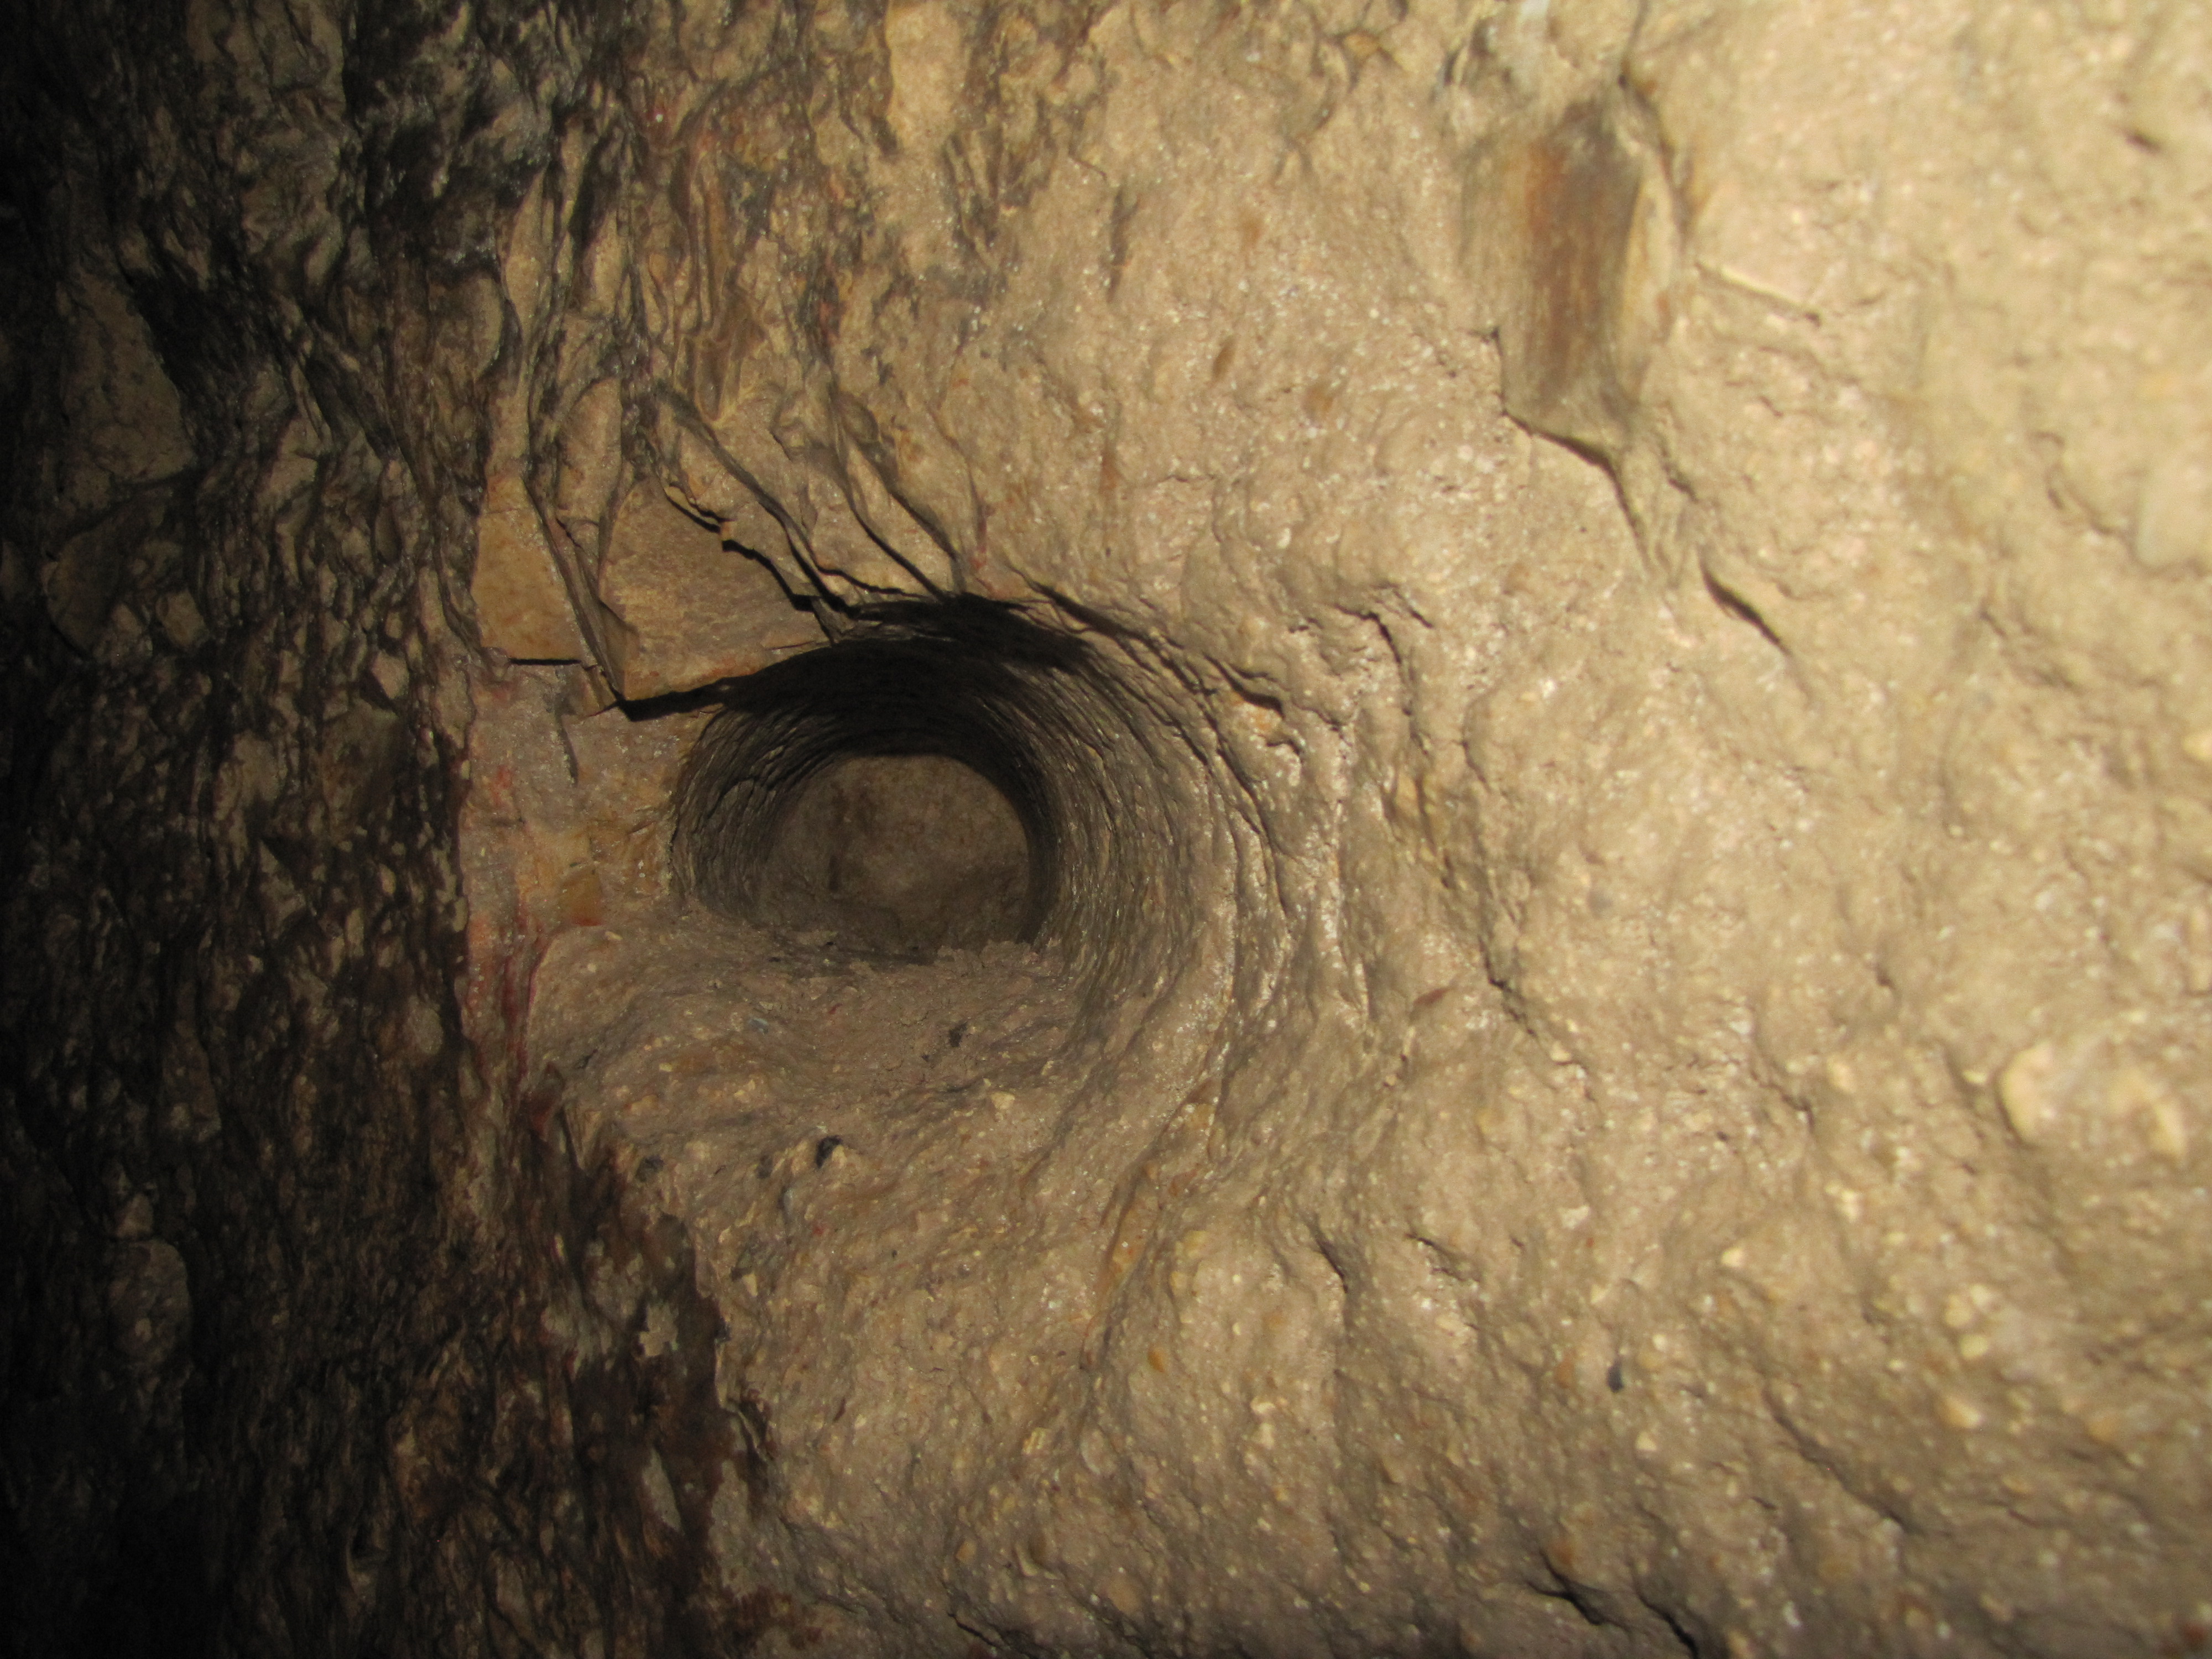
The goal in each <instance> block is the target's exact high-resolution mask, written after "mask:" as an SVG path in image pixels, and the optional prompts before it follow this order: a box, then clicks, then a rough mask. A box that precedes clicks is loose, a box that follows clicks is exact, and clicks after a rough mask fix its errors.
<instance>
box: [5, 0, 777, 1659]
mask: <svg viewBox="0 0 2212 1659" xmlns="http://www.w3.org/2000/svg"><path fill="white" fill-rule="evenodd" d="M452 23H453V20H452V19H450V18H447V17H441V16H433V15H416V14H414V13H411V12H410V11H408V10H407V9H404V8H389V9H384V10H382V11H380V12H378V13H375V14H373V15H363V16H359V17H355V16H350V15H346V16H341V15H334V14H331V13H329V12H325V11H322V10H319V9H315V8H313V7H301V8H296V9H295V8H288V7H286V6H283V5H274V6H266V7H261V8H258V9H255V8H240V9H229V8H226V7H224V6H222V5H220V4H217V5H210V6H204V7H191V8H185V7H155V8H143V7H137V6H117V7H102V6H94V7H75V6H72V7H66V8H64V7H56V8H36V7H33V8H11V9H10V10H9V21H8V23H7V33H8V37H9V50H8V52H7V53H6V54H5V57H6V59H7V62H6V64H5V66H4V69H0V76H3V77H4V81H5V90H6V96H7V108H6V111H5V115H4V121H5V146H6V148H5V155H6V168H5V172H6V179H7V202H6V213H5V216H4V219H0V238H4V242H0V256H3V257H4V283H5V301H4V303H5V307H6V314H5V356H4V358H0V373H4V380H5V388H6V390H5V398H4V402H5V406H6V408H7V410H8V411H9V418H8V421H7V423H6V437H5V444H6V448H5V452H4V453H5V459H6V463H7V465H8V468H9V475H8V476H9V489H8V492H7V504H6V507H5V510H4V518H3V519H0V535H4V566H3V567H0V587H3V588H4V599H5V608H4V618H5V620H4V628H5V644H4V656H5V663H6V669H5V672H6V674H7V690H6V694H5V695H6V707H7V713H8V720H7V747H6V750H5V751H4V759H5V768H6V775H7V781H6V790H5V795H6V800H7V804H8V811H7V818H6V836H7V842H6V848H5V854H4V857H5V863H6V867H7V871H8V881H7V884H6V889H7V913H6V924H5V925H6V928H7V933H8V938H9V941H10V944H9V951H8V954H7V961H6V965H5V980H4V987H5V996H4V1004H0V1018H3V1019H4V1030H5V1036H4V1040H0V1051H4V1062H0V1063H3V1064H4V1070H0V1107H4V1109H3V1110H0V1136H3V1137H4V1139H0V1148H3V1149H4V1150H0V1181H4V1183H5V1187H6V1199H5V1202H4V1204H0V1216H4V1218H5V1222H4V1235H0V1237H3V1238H4V1242H0V1261H4V1262H5V1264H6V1265H5V1273H6V1293H5V1322H4V1325H0V1331H4V1336H3V1337H0V1377H4V1382H0V1389H4V1398H5V1402H6V1404H5V1423H4V1452H0V1464H4V1470H5V1473H4V1477H0V1494H4V1503H0V1585H4V1587H5V1588H4V1590H0V1607H4V1615H5V1618H4V1622H5V1627H6V1632H7V1638H8V1642H9V1650H10V1651H21V1652H23V1653H26V1654H33V1653H36V1654H47V1653H65V1652H83V1653H88V1654H91V1653H99V1654H129V1653H137V1652H146V1653H153V1652H164V1653H167V1652H201V1651H206V1652H217V1651H220V1652H246V1651H252V1652H266V1653H304V1652H331V1653H337V1652H349V1653H366V1652H404V1651H422V1650H437V1651H441V1652H486V1651H495V1652H520V1651H533V1652H535V1651H547V1650H568V1651H587V1650H596V1651H599V1652H641V1651H646V1650H653V1651H665V1650H671V1649H673V1650H686V1649H688V1647H689V1646H690V1644H692V1643H693V1642H697V1643H699V1644H703V1645H710V1646H717V1647H719V1646H721V1645H726V1643H727V1642H728V1641H729V1640H730V1639H732V1626H731V1619H732V1617H733V1616H735V1617H738V1627H739V1628H742V1627H743V1626H744V1618H745V1617H747V1616H750V1619H751V1622H752V1624H754V1625H756V1626H757V1624H759V1623H760V1621H761V1618H762V1617H763V1613H764V1612H772V1611H773V1610H772V1609H766V1610H763V1609H761V1608H755V1609H754V1610H753V1611H752V1613H750V1615H732V1614H730V1613H729V1612H728V1610H727V1609H726V1608H720V1607H717V1606H716V1605H715V1603H714V1600H713V1598H712V1597H710V1596H695V1597H690V1598H689V1600H687V1599H686V1597H685V1595H684V1591H685V1590H686V1589H688V1588H689V1587H690V1586H692V1585H694V1584H695V1583H696V1578H697V1570H696V1563H695V1562H693V1561H692V1560H691V1559H690V1558H688V1557H686V1556H685V1555H684V1553H683V1552H682V1551H681V1550H680V1549H671V1548H667V1547H647V1544H646V1543H645V1542H644V1541H643V1540H642V1534H641V1527H640V1522H639V1519H638V1516H637V1513H636V1505H635V1501H634V1499H631V1498H629V1496H628V1494H629V1493H630V1492H632V1490H633V1486H632V1484H631V1482H630V1481H629V1479H628V1473H629V1463H628V1462H625V1460H631V1461H634V1460H635V1457H636V1456H638V1455H641V1450H640V1447H641V1442H642V1438H643V1433H642V1431H641V1427H640V1425H641V1424H642V1423H647V1422H653V1421H656V1420H667V1421H676V1420H678V1419H683V1418H684V1407H685V1404H686V1401H688V1400H689V1399H690V1395H688V1394H687V1393H686V1392H685V1386H684V1379H683V1377H682V1376H680V1375H677V1374H676V1372H677V1369H678V1368H674V1367H663V1368H661V1369H660V1370H659V1371H657V1372H648V1370H645V1369H641V1367H640V1366H638V1365H637V1364H634V1363H632V1362H631V1361H630V1360H629V1358H627V1357H626V1356H624V1355H623V1354H621V1353H620V1352H617V1355H616V1357H615V1358H614V1360H613V1361H612V1362H611V1363H609V1364H599V1365H593V1364H588V1363H587V1364H583V1365H581V1366H577V1365H574V1364H572V1363H570V1360H569V1359H568V1358H566V1357H563V1356H562V1355H561V1354H558V1353H556V1352H553V1351H552V1350H551V1349H550V1346H549V1339H548V1338H546V1337H545V1336H544V1334H543V1331H542V1328H541V1319H542V1316H543V1314H544V1310H545V1309H546V1308H547V1307H548V1306H549V1305H551V1304H558V1303H559V1302H560V1300H561V1297H562V1291H561V1290H560V1288H559V1285H558V1282H557V1281H558V1279H559V1275H560V1273H561V1268H560V1266H559V1259H558V1253H559V1249H560V1245H559V1243H558V1241H559V1240H560V1239H562V1237H566V1236H568V1234H571V1233H574V1234H576V1235H577V1236H578V1237H584V1236H590V1237H599V1238H602V1239H604V1240H612V1241H615V1242H616V1243H617V1245H620V1244H622V1243H624V1242H625V1241H627V1242H628V1243H629V1244H630V1245H631V1246H632V1247H633V1249H634V1251H642V1252H643V1261H642V1265H641V1266H640V1267H638V1269H637V1271H638V1272H639V1273H641V1274H642V1275H643V1276H644V1277H645V1278H646V1279H647V1280H648V1281H651V1282H655V1283H662V1282H665V1283H666V1284H668V1285H671V1286H673V1287H674V1291H675V1293H676V1294H677V1295H678V1299H679V1300H682V1299H683V1297H684V1296H685V1295H686V1294H687V1293H688V1276H687V1274H686V1273H685V1272H684V1268H683V1265H682V1262H681V1261H680V1260H679V1259H677V1258H674V1257H671V1256H670V1255H668V1254H667V1252H666V1251H665V1249H662V1248H661V1247H660V1246H659V1245H658V1244H656V1243H654V1242H653V1240H651V1239H649V1238H647V1237H644V1236H643V1235H642V1234H641V1233H640V1232H639V1231H637V1230H635V1229H626V1228H625V1226H624V1225H623V1221H622V1219H621V1218H620V1214H619V1198H618V1195H617V1194H613V1193H612V1192H611V1190H610V1189H609V1188H608V1187H607V1184H606V1182H605V1181H604V1180H603V1179H594V1178H593V1177H592V1176H588V1175H586V1174H584V1173H581V1172H580V1171H578V1170H575V1169H574V1166H573V1165H572V1164H569V1163H568V1161H567V1160H566V1159H565V1158H564V1157H563V1155H562V1152H560V1150H559V1149H558V1148H557V1147H550V1148H545V1149H544V1150H543V1151H539V1150H537V1149H538V1143H537V1142H535V1141H527V1142H525V1143H524V1149H523V1151H522V1152H520V1153H518V1152H517V1150H516V1147H515V1145H514V1142H513V1139H512V1137H511V1136H510V1134H509V1132H508V1129H507V1123H506V1121H505V1120H504V1119H502V1118H501V1117H500V1116H498V1115H496V1113H495V1105H496V1103H497V1097H495V1093H494V1092H493V1086H492V1085H493V1084H494V1083H495V1080H496V1079H495V1073H494V1072H493V1071H492V1070H490V1069H489V1068H488V1067H487V1066H485V1065H483V1064H482V1063H479V1062H477V1060H473V1059H472V1058H471V1057H470V1056H469V1055H468V1054H466V1052H465V1048H464V1046H463V1044H462V1042H461V1036H460V1024H459V1004H458V1000H457V987H458V986H459V979H460V975H461V974H462V972H463V970H464V965H465V954H464V945H463V928H464V924H465V907H464V904H463V901H462V896H461V894H460V891H459V869H458V858H457V852H456V845H455V838H454V829H455V822H456V813H457V805H458V799H459V795H460V793H461V791H462V790H463V788H464V787H465V776H466V771H467V767H466V760H465V740H466V736H467V732H468V727H469V718H470V697H469V693H468V689H467V679H468V676H469V674H470V673H471V671H472V670H471V666H470V663H469V659H468V652H469V650H470V648H471V647H469V645H468V644H467V643H465V642H466V641H469V640H470V639H471V637H472V635H471V633H470V629H471V626H472V624H471V623H470V622H469V621H468V618H467V615H466V612H465V610H463V611H460V612H459V613H456V612H455V611H452V610H450V609H449V601H450V600H451V599H452V598H453V592H454V588H453V584H454V583H455V582H456V581H457V580H465V573H466V568H467V550H468V549H469V548H470V546H471V544H472V540H473V535H472V521H473V509H474V506H475V503H476V502H477V500H478V499H480V495H481V489H482V475H483V469H482V466H481V463H480V459H479V456H480V453H481V451H482V447H483V433H482V425H483V420H482V407H483V398H481V396H479V395H477V393H475V392H473V390H472V386H473V380H472V377H473V375H474V374H476V373H477V369H478V367H479V366H480V362H481V356H482V354H483V353H484V352H487V351H495V349H496V347H497V338H496V319H494V334H493V337H492V338H491V339H489V341H477V340H476V339H475V338H474V337H473V336H472V335H471V332H470V330H471V327H472V326H473V325H476V324H477V323H479V322H481V321H482V317H481V314H480V313H477V312H473V311H471V309H470V308H469V306H468V303H467V300H468V296H469V295H470V294H471V292H472V291H473V290H472V289H471V287H470V277H469V272H470V271H471V269H472V268H476V267H480V266H482V265H483V264H486V263H488V262H489V257H490V256H489V254H488V253H486V252H484V251H483V236H484V235H485V234H486V230H485V227H486V226H487V225H490V224H495V223H497V222H500V220H501V216H502V212H503V207H502V197H501V191H513V189H514V188H515V187H516V183H515V181H516V180H517V179H527V178H528V177H529V176H530V174H531V173H532V168H533V167H534V166H535V165H536V164H537V163H536V162H535V161H533V160H532V157H533V155H536V154H537V151H536V149H533V146H538V147H542V144H543V143H544V137H543V134H544V128H545V125H546V124H547V122H548V121H549V120H550V110H551V109H552V108H553V107H556V106H558V105H559V104H560V103H561V102H562V100H564V99H567V98H572V97H574V96H576V95H578V94H577V93H576V91H575V88H577V87H578V86H579V85H580V84H581V76H580V71H579V70H575V69H574V67H573V62H574V57H575V54H573V53H571V54H567V55H564V52H562V50H561V49H559V48H556V46H553V45H552V44H550V37H551V36H552V35H553V34H554V33H556V32H557V29H558V27H559V26H558V25H557V23H556V20H554V19H552V18H550V17H544V18H530V17H521V18H517V19H501V18H495V17H489V16H485V17H481V18H478V19H477V20H476V21H475V22H474V23H473V24H472V25H471V24H463V25H460V26H459V27H448V26H449V25H451V24H452ZM502 54H504V56H502ZM510 62H511V63H512V64H513V67H502V65H505V64H509V63H510ZM523 82H528V83H529V84H530V85H531V86H532V88H535V96H536V98H538V99H540V100H544V101H543V102H542V103H537V102H532V100H526V99H525V98H524V97H523V95H522V93H521V90H520V88H521V86H522V84H523ZM502 108H505V109H507V111H508V112H509V119H508V121H507V125H505V126H504V127H503V128H502V129H501V131H500V132H499V133H498V134H496V135H495V136H493V137H486V136H485V135H484V133H483V125H484V123H485V121H486V120H488V119H489V118H490V117H491V115H492V114H494V113H495V112H498V111H500V110H501V109H502ZM518 109H520V111H522V112H523V114H522V116H521V117H520V118H517V117H516V115H515V112H516V111H517V110H518ZM432 174H435V175H436V176H437V178H438V179H439V185H438V188H437V190H436V191H429V190H428V188H427V181H428V178H429V176H430V175H432ZM507 205H509V206H511V198H510V200H509V202H508V204H507ZM478 280H479V281H480V280H481V279H478ZM456 339H458V340H459V342H460V344H459V346H456V345H455V344H454V341H455V340H456ZM569 1294H570V1296H571V1297H572V1299H573V1297H574V1291H573V1289H572V1290H571V1291H570V1292H569ZM617 1474H619V1475H620V1476H621V1478H620V1479H619V1480H617V1485H618V1486H619V1491H618V1492H617V1494H616V1495H615V1496H614V1497H613V1498H606V1497H605V1496H604V1494H601V1493H600V1492H599V1488H600V1487H601V1486H604V1485H605V1484H606V1482H607V1481H609V1480H615V1479H616V1475H617ZM593 1644H597V1646H596V1648H594V1646H593Z"/></svg>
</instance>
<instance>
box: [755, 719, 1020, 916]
mask: <svg viewBox="0 0 2212 1659" xmlns="http://www.w3.org/2000/svg"><path fill="white" fill-rule="evenodd" d="M754 890H755V892H756V894H757V915H758V917H759V919H760V920H761V921H763V922H765V923H767V924H769V926H771V927H783V928H788V929H790V930H792V931H793V932H795V933H813V932H823V933H829V934H830V935H831V936H832V938H833V939H835V941H836V943H837V944H838V945H842V946H845V947H846V948H848V949H852V950H856V951H874V952H881V953H884V954H887V955H895V956H910V957H926V956H933V955H934V954H935V953H936V952H938V951H945V950H956V951H957V950H970V949H974V948H975V947H976V946H979V945H987V944H989V943H990V942H991V941H993V940H994V939H1018V938H1020V937H1021V936H1022V934H1023V933H1024V924H1025V922H1026V921H1027V920H1028V915H1027V913H1028V910H1029V908H1030V846H1029V836H1028V834H1027V833H1026V832H1025V831H1024V829H1023V827H1022V821H1021V817H1020V815H1019V814H1018V812H1016V811H1015V810H1014V806H1013V805H1012V802H1010V801H1008V800H1007V799H1006V796H1005V795H1004V794H1003V793H1001V792H1000V790H999V788H998V787H996V786H995V785H994V784H993V783H992V782H991V781H990V780H989V779H987V778H986V777H984V776H983V775H981V773H979V772H977V771H976V770H975V769H974V768H973V767H971V766H968V765H966V764H963V763H962V762H960V761H957V760H955V759H954V758H952V757H951V756H949V755H939V754H904V755H866V754H863V755H848V756H841V757H834V758H832V759H831V760H829V762H828V763H825V764H823V766H822V767H821V768H820V769H817V770H815V771H813V772H812V773H811V774H810V775H808V776H807V777H806V778H805V780H804V781H802V782H800V783H799V784H798V785H797V786H796V787H794V789H793V792H792V794H791V796H790V797H789V799H787V801H786V802H784V803H782V804H781V811H780V812H779V814H778V822H777V823H775V827H774V828H773V829H771V830H770V831H769V836H768V837H767V845H766V846H765V848H763V854H762V857H761V860H760V865H759V868H758V871H757V874H756V875H755V877H754Z"/></svg>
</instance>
